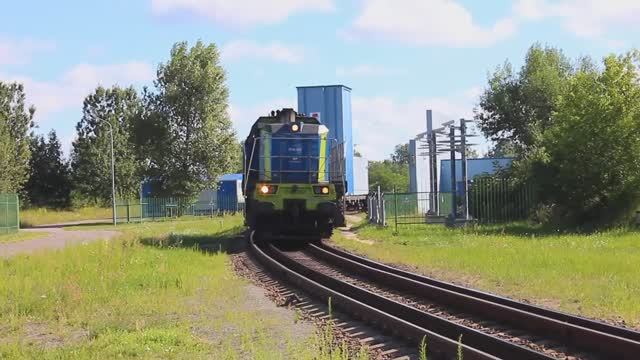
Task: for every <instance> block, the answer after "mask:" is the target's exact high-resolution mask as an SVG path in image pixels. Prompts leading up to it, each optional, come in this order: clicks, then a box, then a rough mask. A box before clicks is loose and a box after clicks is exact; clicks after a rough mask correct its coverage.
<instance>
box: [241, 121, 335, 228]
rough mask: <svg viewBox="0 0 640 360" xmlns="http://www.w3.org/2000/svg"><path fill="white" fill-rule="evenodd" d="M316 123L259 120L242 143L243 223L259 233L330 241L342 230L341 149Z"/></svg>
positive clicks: (324, 128)
mask: <svg viewBox="0 0 640 360" xmlns="http://www.w3.org/2000/svg"><path fill="white" fill-rule="evenodd" d="M328 133H329V131H328V129H327V127H326V126H324V125H322V124H320V123H319V122H318V120H317V119H315V118H313V117H307V116H300V115H298V114H297V113H296V112H295V111H293V109H283V110H282V111H278V112H277V113H274V112H272V114H271V116H266V117H260V118H259V119H258V120H257V121H256V123H255V124H254V125H253V127H252V129H251V133H250V134H249V137H248V138H247V139H246V141H245V143H244V158H245V159H244V160H245V161H244V174H243V176H244V179H243V191H244V195H245V198H246V206H245V222H246V225H248V226H249V227H250V228H251V229H253V230H256V231H257V232H259V233H267V234H272V235H274V236H277V235H312V236H313V235H318V236H324V237H326V236H330V234H331V231H332V229H333V227H334V226H342V225H343V224H344V214H343V198H344V192H345V183H344V176H343V170H342V169H343V166H342V165H341V164H342V161H341V157H340V156H339V151H338V147H337V146H336V145H335V143H333V144H332V142H331V140H330V139H328V138H327V135H328Z"/></svg>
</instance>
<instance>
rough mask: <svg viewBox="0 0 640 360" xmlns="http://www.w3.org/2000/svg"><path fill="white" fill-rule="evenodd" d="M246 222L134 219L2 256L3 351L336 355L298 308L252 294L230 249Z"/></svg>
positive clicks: (80, 355) (39, 354)
mask: <svg viewBox="0 0 640 360" xmlns="http://www.w3.org/2000/svg"><path fill="white" fill-rule="evenodd" d="M241 224H242V218H241V217H239V216H228V217H224V218H218V219H214V220H212V219H205V220H193V221H175V222H160V223H145V224H129V225H124V226H121V227H119V229H118V230H119V231H121V232H123V236H122V237H121V238H119V239H117V240H114V241H103V242H95V243H91V244H88V245H81V246H76V247H68V248H65V249H63V250H60V251H55V252H49V253H42V254H36V255H30V256H17V257H12V258H10V259H6V260H3V261H1V262H0V279H2V280H1V281H0V334H1V335H0V359H5V358H8V359H14V358H19V359H22V358H38V359H61V358H62V359H65V358H68V359H71V358H73V359H95V358H102V359H112V358H153V359H156V358H169V359H173V358H183V359H198V358H224V359H234V358H235V359H245V358H255V359H278V358H282V359H285V358H302V359H305V358H306V359H313V358H320V359H325V358H327V357H317V356H316V353H317V352H318V351H319V349H320V348H321V347H322V346H324V345H323V343H322V342H321V341H322V340H323V339H322V338H321V337H319V336H317V335H314V333H313V331H312V330H310V331H309V332H308V333H307V334H296V333H295V332H292V331H290V327H291V326H294V318H293V315H292V316H291V319H290V321H289V320H286V319H285V320H283V318H282V316H275V315H274V313H273V312H272V311H269V310H265V309H262V308H254V307H253V306H252V305H250V304H251V303H250V302H248V300H246V299H247V296H249V295H248V292H247V283H246V282H245V281H244V280H242V279H240V278H238V277H237V276H236V275H235V274H234V273H233V270H232V269H231V267H230V259H229V256H228V253H229V252H234V251H236V250H237V249H238V248H239V247H241V245H242V244H241V242H242V241H243V239H242V237H238V232H239V231H241V230H242V227H241ZM203 248H205V249H208V251H206V252H205V251H201V249H203ZM267 301H268V300H267ZM243 304H249V305H243ZM298 326H300V325H298Z"/></svg>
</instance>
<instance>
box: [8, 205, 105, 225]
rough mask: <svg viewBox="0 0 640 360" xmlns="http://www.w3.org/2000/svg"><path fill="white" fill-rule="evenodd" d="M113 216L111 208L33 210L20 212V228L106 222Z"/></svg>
mask: <svg viewBox="0 0 640 360" xmlns="http://www.w3.org/2000/svg"><path fill="white" fill-rule="evenodd" d="M111 216H112V215H111V208H99V207H85V208H79V209H73V210H56V209H47V208H33V209H24V210H21V211H20V226H21V227H23V228H27V227H32V226H38V225H45V224H59V223H65V222H72V221H82V220H104V219H110V218H111Z"/></svg>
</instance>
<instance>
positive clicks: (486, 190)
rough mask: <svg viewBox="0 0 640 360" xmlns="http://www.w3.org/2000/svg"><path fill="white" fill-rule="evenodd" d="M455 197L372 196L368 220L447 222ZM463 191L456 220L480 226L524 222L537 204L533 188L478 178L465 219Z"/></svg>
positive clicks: (425, 194) (383, 222)
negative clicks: (471, 222) (476, 223)
mask: <svg viewBox="0 0 640 360" xmlns="http://www.w3.org/2000/svg"><path fill="white" fill-rule="evenodd" d="M451 195H452V194H451V193H450V192H448V193H437V194H436V193H429V192H419V193H395V192H391V193H372V194H371V195H370V196H369V220H370V222H372V223H377V224H380V225H387V223H388V222H391V223H392V224H396V225H401V224H405V225H406V224H428V223H445V222H446V220H447V217H450V215H451V214H452V213H453V208H454V205H453V199H452V196H451ZM464 199H465V197H464V192H463V191H458V192H457V193H456V204H455V210H456V218H457V219H458V220H461V221H465V220H468V221H474V222H478V223H485V224H486V223H501V222H510V221H518V220H525V219H527V218H528V217H529V216H530V213H531V210H532V208H533V206H534V205H535V196H534V191H533V189H532V187H531V186H530V185H528V184H522V183H518V182H515V181H513V180H509V179H499V178H488V177H487V178H477V179H474V180H473V181H472V182H470V184H469V191H468V199H467V202H468V208H469V209H468V212H469V218H466V219H465V208H464Z"/></svg>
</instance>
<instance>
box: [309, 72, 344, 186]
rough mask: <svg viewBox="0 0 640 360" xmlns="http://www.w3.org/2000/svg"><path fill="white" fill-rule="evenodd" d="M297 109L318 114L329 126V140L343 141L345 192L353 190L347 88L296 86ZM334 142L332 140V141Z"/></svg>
mask: <svg viewBox="0 0 640 360" xmlns="http://www.w3.org/2000/svg"><path fill="white" fill-rule="evenodd" d="M297 89H298V112H300V113H304V114H307V115H310V116H315V117H318V118H319V120H320V122H321V123H322V124H324V125H326V126H327V128H329V136H328V138H329V139H335V140H336V141H337V142H338V143H342V144H344V163H345V176H346V180H347V193H349V194H353V193H354V191H355V183H354V175H353V174H354V172H353V136H352V122H351V89H350V88H349V87H346V86H344V85H329V86H301V87H298V88H297ZM333 144H335V142H333Z"/></svg>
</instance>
